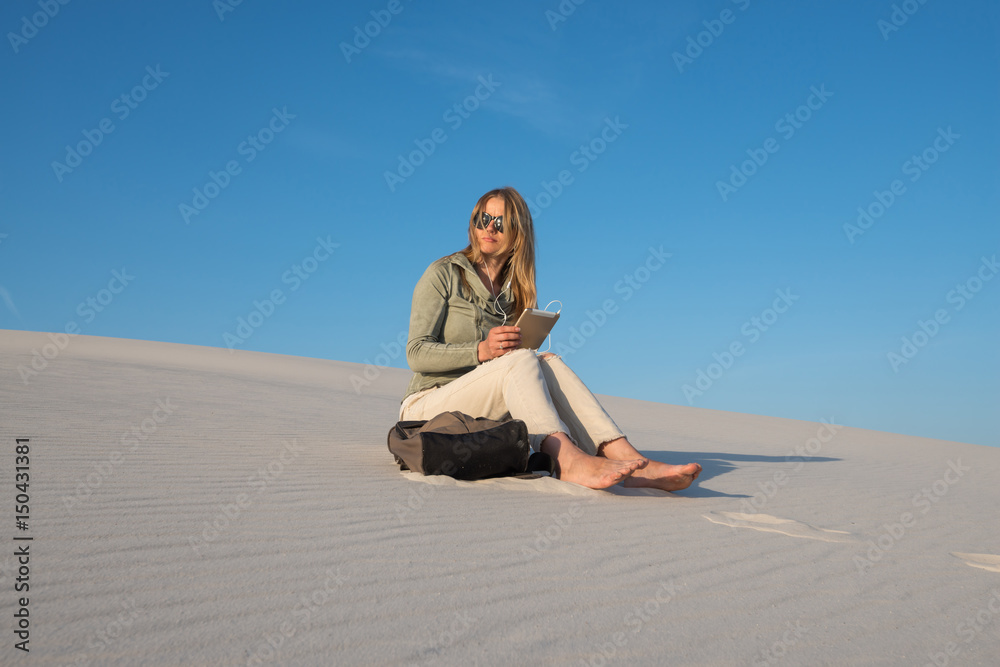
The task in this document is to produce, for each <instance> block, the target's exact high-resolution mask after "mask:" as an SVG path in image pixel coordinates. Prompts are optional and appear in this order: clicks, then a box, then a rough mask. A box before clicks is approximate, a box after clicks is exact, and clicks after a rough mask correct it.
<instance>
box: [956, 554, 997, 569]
mask: <svg viewBox="0 0 1000 667" xmlns="http://www.w3.org/2000/svg"><path fill="white" fill-rule="evenodd" d="M951 555H952V556H954V557H955V558H961V559H962V560H964V561H965V564H966V565H968V566H969V567H978V568H982V569H984V570H986V571H987V572H1000V556H994V555H993V554H963V553H958V552H957V551H952V552H951Z"/></svg>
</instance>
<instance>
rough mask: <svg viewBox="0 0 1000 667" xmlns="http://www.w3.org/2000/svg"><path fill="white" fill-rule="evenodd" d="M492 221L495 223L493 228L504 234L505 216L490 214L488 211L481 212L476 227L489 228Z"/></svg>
mask: <svg viewBox="0 0 1000 667" xmlns="http://www.w3.org/2000/svg"><path fill="white" fill-rule="evenodd" d="M490 223H493V230H494V231H495V232H496V233H497V234H503V216H502V215H496V216H494V215H490V214H489V213H487V212H486V211H483V212H482V213H480V214H479V219H478V220H476V229H489V227H490Z"/></svg>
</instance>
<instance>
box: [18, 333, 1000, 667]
mask: <svg viewBox="0 0 1000 667" xmlns="http://www.w3.org/2000/svg"><path fill="white" fill-rule="evenodd" d="M47 343H49V337H48V336H47V335H46V334H39V333H31V332H19V331H0V371H2V373H3V375H2V379H3V382H2V385H0V392H2V393H0V436H2V442H3V447H2V453H0V480H2V486H3V488H4V489H5V490H4V492H3V497H4V498H6V501H5V503H4V504H3V505H2V506H3V507H4V508H5V509H4V512H6V516H3V517H2V523H0V525H3V526H4V530H3V531H2V533H0V537H2V538H3V539H5V540H6V541H7V544H8V545H9V546H8V548H7V549H5V550H4V554H5V555H3V556H0V591H2V592H0V614H2V616H3V618H4V624H3V626H2V627H3V628H4V631H3V635H2V636H3V645H2V647H0V662H2V663H3V664H15V663H14V659H16V658H17V659H20V658H25V657H28V659H29V660H30V664H39V665H43V664H44V665H62V664H78V665H84V664H95V665H97V664H101V665H103V664H121V665H134V664H140V663H142V664H226V665H229V664H232V665H237V664H247V663H248V662H249V663H250V664H258V663H257V662H256V661H255V657H256V658H259V659H260V662H262V663H264V664H271V663H280V664H289V665H300V664H306V665H333V664H376V665H395V664H431V663H442V664H450V665H472V664H484V665H494V664H543V663H544V664H566V665H585V664H592V665H600V664H613V663H622V664H649V665H653V664H656V665H663V664H678V665H746V664H751V665H752V664H787V665H924V664H933V662H932V660H936V661H937V664H952V665H996V664H998V656H1000V573H998V572H1000V530H998V529H997V525H998V522H997V519H996V516H997V509H998V507H1000V484H998V482H1000V449H997V448H991V447H983V446H976V445H968V444H961V443H954V442H944V441H940V440H929V439H923V438H915V437H908V436H900V435H893V434H888V433H879V432H874V431H866V430H860V429H853V428H846V427H841V428H835V429H833V430H832V431H831V429H830V428H829V427H824V426H823V425H821V424H818V423H810V422H804V421H794V420H787V419H776V418H768V417H757V416H750V415H741V414H733V413H725V412H719V411H713V410H705V409H698V408H689V407H678V406H672V405H663V404H657V403H649V402H642V401H634V400H626V399H621V398H613V397H602V400H603V401H604V403H605V405H606V407H607V408H608V410H609V412H610V413H611V414H612V416H613V417H615V419H616V421H617V422H618V423H619V425H620V426H621V427H622V428H623V429H624V430H625V431H626V432H627V433H629V434H630V437H631V439H632V441H633V443H634V444H635V445H636V446H637V447H638V448H639V449H641V450H643V451H645V452H646V453H648V454H650V455H651V456H653V457H654V458H657V459H660V460H666V461H669V462H688V461H698V462H700V463H701V464H702V465H703V466H704V467H705V471H704V473H703V474H702V477H701V479H699V480H698V483H697V485H696V487H695V488H693V489H691V490H689V491H686V492H682V493H679V494H675V495H670V494H665V493H655V492H654V493H624V492H621V491H623V490H619V491H620V492H619V493H609V492H605V491H591V490H588V489H583V488H582V487H578V486H576V485H572V484H569V483H565V482H560V481H558V480H553V479H547V478H546V479H538V480H531V481H524V480H511V479H506V480H492V481H488V482H475V483H469V482H456V481H454V480H451V479H447V478H423V477H420V476H417V475H413V474H402V473H400V472H399V470H398V469H397V467H396V466H395V464H394V463H393V460H392V457H391V456H390V454H389V453H388V451H387V449H386V433H387V432H388V430H389V428H390V427H391V426H392V425H393V424H394V423H395V421H396V416H397V411H398V406H399V399H400V397H401V396H402V392H403V391H404V388H405V385H406V382H407V380H408V379H409V373H408V372H407V371H403V370H399V369H385V370H383V371H382V372H381V374H380V375H379V377H378V378H376V379H375V381H374V382H372V383H371V385H370V386H367V387H365V388H364V389H363V390H362V391H361V393H358V392H356V391H355V390H354V388H353V387H352V384H351V379H350V378H351V375H352V374H355V375H357V376H359V377H360V375H361V373H362V370H363V368H362V367H361V366H360V365H357V364H349V363H341V362H335V361H323V360H316V359H305V358H299V357H287V356H279V355H271V354H261V353H253V352H234V353H230V352H229V351H227V350H224V349H214V348H201V347H193V346H186V345H173V344H166V343H154V342H145V341H133V340H120V339H111V338H98V337H87V336H78V337H76V338H73V339H72V340H71V341H70V342H69V345H68V347H67V348H66V349H65V350H62V351H60V352H59V354H58V356H56V357H55V358H54V359H52V360H50V361H49V362H48V366H47V368H45V369H44V370H42V371H41V372H39V373H38V375H36V376H33V377H32V378H31V379H30V380H29V382H28V383H27V384H25V383H24V382H23V381H22V380H21V377H20V376H19V374H18V370H17V368H18V366H19V365H22V366H25V367H28V366H30V364H31V360H32V357H33V354H32V350H33V349H35V350H38V351H39V352H40V353H41V352H42V351H43V350H42V346H43V345H45V344H47ZM54 350H55V348H48V352H49V353H50V354H51V353H52V352H53V351H54ZM584 380H586V378H584ZM158 406H159V407H158ZM168 410H169V414H168V412H167V411H168ZM829 417H836V415H829ZM157 418H159V419H160V422H159V423H157V421H156V419H157ZM144 420H145V427H146V430H147V431H148V433H143V432H142V426H143V422H144ZM133 428H135V429H137V431H138V433H139V434H140V436H139V437H135V436H133V435H131V434H130V432H131V431H132V429H133ZM818 436H821V437H822V438H820V437H818ZM15 438H30V448H31V453H30V475H31V480H30V512H31V513H30V516H31V519H30V530H29V531H27V532H21V531H18V530H16V529H15V527H14V523H15V519H14V507H13V506H14V502H13V500H14V493H15V491H14V488H13V487H14V477H13V474H14V472H13V469H12V468H13V466H14V463H15V461H14V456H15V453H14V440H15ZM810 439H814V440H812V442H811V444H812V447H813V453H814V456H813V457H811V458H809V459H808V460H806V461H805V462H801V461H797V460H789V459H787V458H786V457H787V456H788V454H789V453H790V452H794V450H795V448H797V447H806V446H808V445H809V444H810ZM821 440H825V442H823V441H821ZM776 475H777V477H776ZM761 489H764V490H763V491H762V490H761ZM922 489H925V490H926V494H927V495H926V496H925V497H921V496H920V494H921V490H922ZM754 494H758V495H756V497H755V498H753V499H754V500H756V502H755V503H754V504H751V503H749V502H747V501H748V500H751V497H752V496H754ZM227 514H228V516H227ZM213 522H214V523H215V524H216V525H217V526H218V528H213V527H212V524H213ZM904 524H905V525H904ZM15 535H21V536H24V535H30V536H33V537H34V540H33V541H32V542H30V545H31V546H30V553H31V560H30V592H29V593H26V594H24V593H20V594H19V593H15V592H14V590H13V585H14V583H15V578H16V577H17V567H18V564H17V562H16V557H15V556H14V555H13V552H14V548H15V546H17V545H22V544H26V542H14V541H13V540H12V538H13V537H14V536H15ZM21 595H26V596H27V597H28V598H29V612H30V619H31V625H30V644H29V646H30V649H31V652H30V656H23V655H19V654H20V653H21V652H20V651H18V650H16V649H15V648H14V643H15V642H16V641H17V638H16V637H15V635H14V633H13V629H14V623H15V619H14V618H13V613H14V611H15V610H16V609H17V608H18V606H19V605H17V604H16V601H17V598H18V597H20V596H21ZM977 615H978V616H977ZM269 641H270V642H271V643H273V644H274V645H276V646H277V648H273V647H272V646H270V645H269V643H268V642H269ZM942 661H943V662H942Z"/></svg>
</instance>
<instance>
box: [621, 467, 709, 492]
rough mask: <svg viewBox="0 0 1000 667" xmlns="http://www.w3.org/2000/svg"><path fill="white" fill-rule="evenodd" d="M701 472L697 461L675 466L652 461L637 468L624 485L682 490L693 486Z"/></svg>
mask: <svg viewBox="0 0 1000 667" xmlns="http://www.w3.org/2000/svg"><path fill="white" fill-rule="evenodd" d="M700 474H701V466H700V465H698V464H697V463H688V464H686V465H682V466H674V465H670V464H668V463H661V462H660V461H650V462H649V464H647V465H646V467H645V468H643V469H641V470H637V471H636V472H635V473H634V474H633V475H632V476H631V477H629V478H628V479H626V480H625V483H624V484H622V486H625V487H628V488H653V489H662V490H663V491H680V490H681V489H686V488H688V487H689V486H691V483H692V482H693V481H694V480H696V479H698V475H700Z"/></svg>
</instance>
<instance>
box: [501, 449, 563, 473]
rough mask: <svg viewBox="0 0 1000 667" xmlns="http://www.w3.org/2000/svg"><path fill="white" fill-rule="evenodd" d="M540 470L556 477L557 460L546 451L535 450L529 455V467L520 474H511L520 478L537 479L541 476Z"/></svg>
mask: <svg viewBox="0 0 1000 667" xmlns="http://www.w3.org/2000/svg"><path fill="white" fill-rule="evenodd" d="M538 471H543V472H547V473H549V477H556V462H555V460H554V459H553V458H552V457H551V456H549V455H548V454H546V453H544V452H534V453H533V454H531V456H529V457H528V465H527V469H526V470H525V471H524V472H522V473H521V474H519V475H511V477H517V478H519V479H536V478H538V477H541V475H539V474H538Z"/></svg>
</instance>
